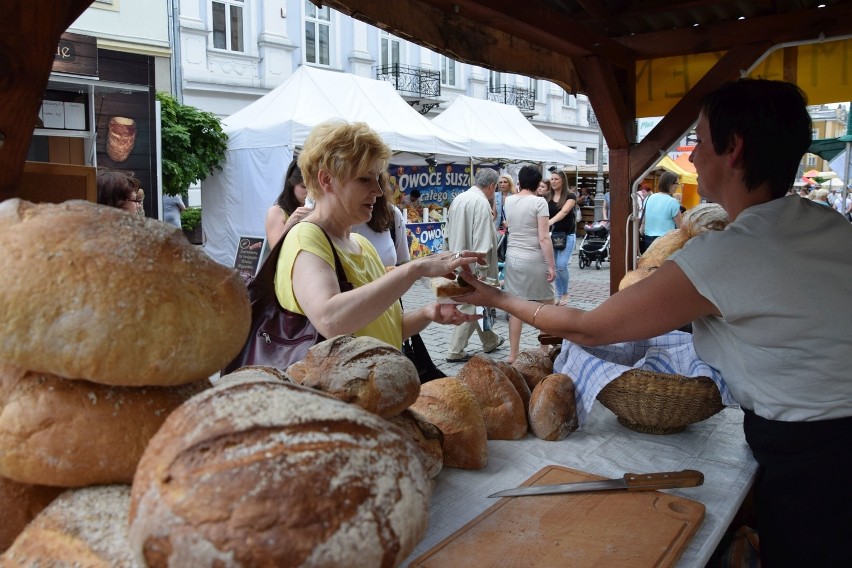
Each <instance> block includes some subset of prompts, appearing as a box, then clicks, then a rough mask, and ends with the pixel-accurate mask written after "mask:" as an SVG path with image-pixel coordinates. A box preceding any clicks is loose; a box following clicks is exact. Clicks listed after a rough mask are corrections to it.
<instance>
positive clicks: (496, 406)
mask: <svg viewBox="0 0 852 568" xmlns="http://www.w3.org/2000/svg"><path fill="white" fill-rule="evenodd" d="M456 378H457V379H458V380H460V381H461V382H463V383H464V384H466V385H467V386H468V387H469V388H470V390H471V392H472V393H473V396H474V398H476V402H477V403H479V408H480V409H481V410H482V418H483V420H484V421H485V433H486V435H487V437H488V439H489V440H517V439H518V438H523V437H524V436H525V435H526V433H527V412H526V409H525V408H524V401H523V400H522V399H521V395H520V394H518V391H517V389H515V387H514V386H513V385H512V381H510V380H509V378H508V377H507V376H506V375H505V374H503V371H501V370H500V367H499V366H498V365H497V363H496V362H494V361H493V360H492V359H491V358H489V357H487V356H485V355H474V356H473V357H471V358H470V360H469V361H468V362H467V363H465V364H464V366H462V368H461V369H459V372H458V374H457V375H456Z"/></svg>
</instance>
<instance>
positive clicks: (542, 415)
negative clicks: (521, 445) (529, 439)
mask: <svg viewBox="0 0 852 568" xmlns="http://www.w3.org/2000/svg"><path fill="white" fill-rule="evenodd" d="M577 424H578V422H577V401H576V399H575V397H574V381H572V380H571V377H569V376H568V375H565V374H562V373H554V374H552V375H548V376H546V377H545V378H544V379H542V380H541V382H539V383H538V384H537V385H536V386H535V388H534V389H533V392H532V397H531V398H530V429H531V430H532V433H533V434H534V435H535V436H536V437H537V438H541V439H542V440H548V441H551V442H553V441H557V440H563V439H565V438H566V437H567V436H568V434H570V433H571V432H573V431H574V430H576V429H577Z"/></svg>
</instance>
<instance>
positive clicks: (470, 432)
mask: <svg viewBox="0 0 852 568" xmlns="http://www.w3.org/2000/svg"><path fill="white" fill-rule="evenodd" d="M410 410H411V412H413V413H414V415H415V416H417V417H419V418H421V419H422V420H425V421H426V422H429V423H431V424H434V425H435V426H437V427H438V429H440V430H441V432H442V433H443V434H444V445H443V446H442V449H443V450H444V466H445V467H458V468H461V469H483V468H484V467H485V466H487V465H488V437H487V435H486V433H485V420H484V419H483V417H482V410H481V409H480V408H479V403H478V402H476V397H474V396H473V392H471V390H470V387H468V386H467V385H466V384H464V383H463V382H461V381H460V380H458V379H457V378H455V377H445V378H443V379H435V380H434V381H429V382H428V383H425V384H424V385H423V386H422V387H421V388H420V396H418V397H417V400H415V401H414V404H412V405H411V408H410Z"/></svg>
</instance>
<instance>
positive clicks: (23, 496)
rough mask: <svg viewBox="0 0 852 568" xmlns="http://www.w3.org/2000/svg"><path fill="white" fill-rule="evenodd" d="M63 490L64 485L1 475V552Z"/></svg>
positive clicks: (0, 562)
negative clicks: (22, 481)
mask: <svg viewBox="0 0 852 568" xmlns="http://www.w3.org/2000/svg"><path fill="white" fill-rule="evenodd" d="M63 491H65V488H63V487H48V486H46V485H30V484H29V483H18V482H17V481H12V480H11V479H8V478H6V477H0V511H2V512H3V522H2V523H0V553H2V552H3V551H4V550H6V549H7V548H9V546H11V544H12V542H13V541H14V540H15V538H16V537H17V536H18V535H19V534H20V533H21V531H22V530H24V527H25V526H27V524H28V523H29V522H30V521H32V520H33V519H34V518H35V516H36V515H38V514H39V513H40V512H41V510H42V509H44V508H45V507H47V506H48V505H49V504H50V502H51V501H53V500H54V499H56V497H57V495H59V494H60V493H62V492H63ZM0 565H3V562H2V561H0Z"/></svg>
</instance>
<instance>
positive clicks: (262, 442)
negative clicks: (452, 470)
mask: <svg viewBox="0 0 852 568" xmlns="http://www.w3.org/2000/svg"><path fill="white" fill-rule="evenodd" d="M418 451H419V450H418V449H417V447H416V446H415V445H414V442H412V441H411V439H410V438H409V437H408V436H407V435H406V434H405V433H404V432H402V431H401V430H399V428H397V427H396V426H394V425H393V424H390V423H389V422H388V421H387V420H384V419H382V418H380V417H378V416H376V415H374V414H372V413H370V412H367V411H365V410H363V409H362V408H359V407H358V406H355V405H354V404H346V403H344V402H341V401H339V400H336V399H334V398H332V397H330V396H328V395H325V394H323V393H321V392H318V391H315V390H312V389H309V388H305V387H302V386H299V385H295V384H291V383H282V382H279V381H273V380H260V381H256V382H240V383H237V384H232V385H222V386H215V387H213V388H212V389H208V390H207V391H205V392H203V393H201V394H199V395H197V396H195V397H193V398H192V399H190V400H189V401H187V402H186V403H184V404H183V405H182V406H181V407H180V408H178V409H177V410H175V411H174V412H173V413H172V414H171V415H170V416H169V418H168V419H167V420H166V422H165V424H163V427H162V428H161V429H160V431H159V432H157V434H156V435H155V436H154V438H153V439H152V440H151V443H150V444H149V445H148V448H147V450H146V451H145V454H144V455H143V457H142V460H141V461H140V463H139V468H138V470H137V472H136V478H135V479H134V481H133V490H132V500H131V507H130V517H129V518H130V530H129V533H130V542H131V546H132V549H133V551H134V554H136V556H137V558H140V559H143V560H144V562H145V564H146V565H147V566H149V567H151V568H157V567H163V566H192V567H193V568H196V567H203V566H281V567H286V566H347V565H353V564H357V565H359V566H397V565H399V564H400V563H401V562H402V561H403V560H404V559H405V558H406V557H407V556H408V554H409V553H410V552H411V551H412V550H413V549H414V547H415V546H416V545H417V543H418V542H419V541H420V539H421V538H422V536H423V534H424V532H425V530H426V527H427V525H428V521H429V502H430V496H431V481H430V480H429V477H428V475H427V473H426V469H425V467H424V465H423V462H422V461H421V460H420V459H419V458H418V455H417V453H418Z"/></svg>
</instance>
